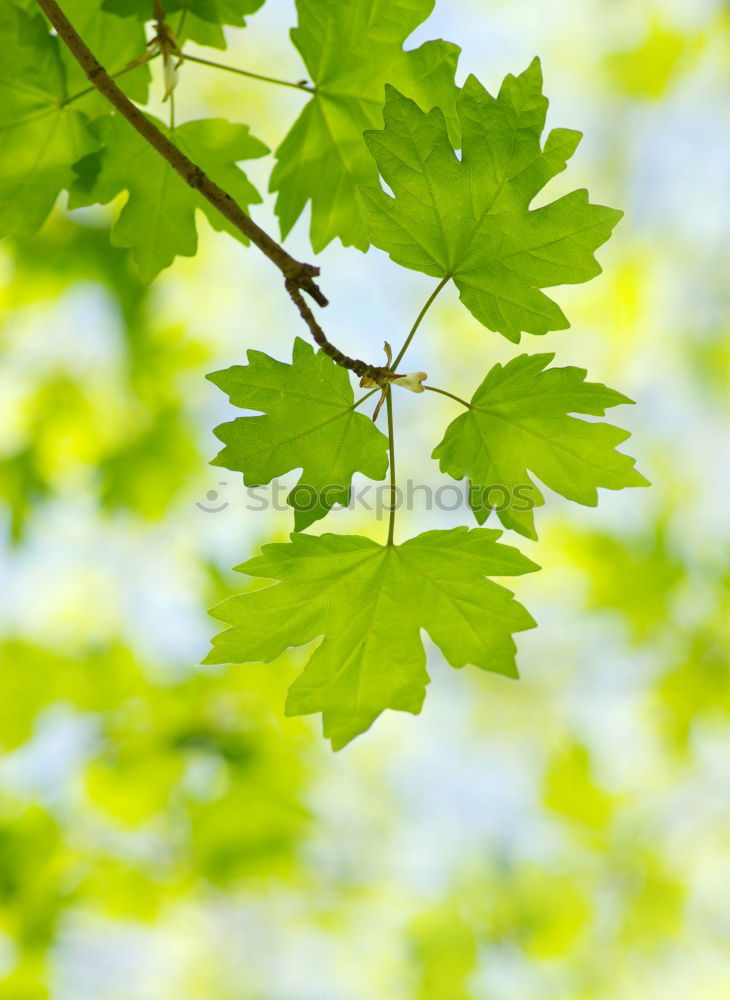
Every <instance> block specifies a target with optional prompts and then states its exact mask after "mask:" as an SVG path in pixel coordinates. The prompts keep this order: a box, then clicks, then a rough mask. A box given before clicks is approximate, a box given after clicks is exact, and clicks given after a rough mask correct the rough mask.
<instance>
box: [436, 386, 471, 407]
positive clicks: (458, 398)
mask: <svg viewBox="0 0 730 1000" xmlns="http://www.w3.org/2000/svg"><path fill="white" fill-rule="evenodd" d="M423 388H424V389H425V390H426V391H427V392H437V393H439V395H440V396H448V397H449V399H455V400H456V402H457V403H461V405H462V406H465V407H466V408H467V410H473V409H474V407H473V406H472V405H471V403H467V401H466V400H465V399H462V398H461V396H455V395H454V394H453V392H447V391H446V389H437V388H436V386H435V385H424V387H423Z"/></svg>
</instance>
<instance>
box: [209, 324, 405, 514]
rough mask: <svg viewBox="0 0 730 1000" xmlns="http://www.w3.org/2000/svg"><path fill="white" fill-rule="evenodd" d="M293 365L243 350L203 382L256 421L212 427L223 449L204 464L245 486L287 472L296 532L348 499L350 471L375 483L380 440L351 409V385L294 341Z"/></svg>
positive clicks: (384, 460)
mask: <svg viewBox="0 0 730 1000" xmlns="http://www.w3.org/2000/svg"><path fill="white" fill-rule="evenodd" d="M292 360H293V364H291V365H287V364H284V363H283V362H281V361H275V360H274V358H270V357H269V356H268V354H263V353H261V351H249V352H248V361H249V363H248V365H233V366H232V367H231V368H226V369H225V370H224V371H220V372H214V373H213V374H212V375H208V378H209V379H210V380H211V382H213V383H214V384H215V385H217V386H218V387H219V388H221V389H222V390H223V391H224V392H225V393H227V394H228V396H229V397H230V400H231V402H232V403H233V404H234V405H235V406H241V407H244V408H246V409H250V410H260V411H261V412H262V413H263V414H264V416H260V417H238V418H237V419H236V420H233V421H231V422H230V423H226V424H221V425H220V427H216V430H215V433H216V434H217V436H218V437H219V438H220V440H221V441H222V442H223V443H224V444H225V445H226V447H225V448H224V449H223V450H222V451H221V452H220V454H219V455H218V456H217V458H215V459H214V460H213V462H212V464H213V465H222V466H223V467H224V468H226V469H231V470H232V471H234V472H243V481H244V483H245V484H246V486H261V485H263V484H264V483H270V482H271V480H272V479H274V478H275V477H276V476H281V475H283V474H284V473H285V472H289V471H290V470H291V469H300V468H301V470H302V476H301V478H300V480H299V482H298V483H297V485H296V486H295V487H294V489H293V490H292V491H291V493H290V494H289V496H288V497H287V502H288V503H289V504H290V506H292V507H293V508H294V510H295V514H294V526H295V530H296V531H301V530H302V529H303V528H306V527H308V526H309V525H310V524H312V523H313V522H314V521H318V520H319V519H320V518H322V517H325V516H326V514H327V513H328V512H329V511H330V510H331V508H332V507H333V506H334V505H335V504H336V503H339V504H343V505H345V506H346V505H347V504H348V503H349V502H350V486H351V483H352V477H353V474H354V473H355V472H361V473H362V474H363V475H364V476H368V477H369V478H370V479H383V478H384V477H385V473H386V471H387V469H388V439H387V438H386V437H385V435H384V434H381V432H380V431H379V430H378V429H377V428H376V426H375V424H374V423H373V422H372V420H370V419H369V418H368V417H366V416H365V415H364V414H362V413H358V412H357V411H356V410H355V409H354V407H353V402H354V398H353V393H352V385H351V383H350V379H349V376H348V374H347V372H346V371H345V369H344V368H340V367H339V366H338V365H336V364H335V363H334V362H333V361H331V360H330V359H329V358H328V357H327V355H326V354H323V353H322V352H321V351H318V352H317V353H316V354H315V353H314V350H313V348H312V347H311V345H310V344H308V343H306V341H304V340H301V339H300V338H299V337H297V338H296V340H295V342H294V353H293V358H292Z"/></svg>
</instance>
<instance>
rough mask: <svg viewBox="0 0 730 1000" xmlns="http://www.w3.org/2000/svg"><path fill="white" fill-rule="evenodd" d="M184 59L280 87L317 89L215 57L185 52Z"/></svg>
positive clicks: (312, 90)
mask: <svg viewBox="0 0 730 1000" xmlns="http://www.w3.org/2000/svg"><path fill="white" fill-rule="evenodd" d="M183 59H184V60H185V61H186V62H194V63H199V64H200V65H201V66H212V67H213V68H214V69H222V70H225V72H226V73H236V74H237V75H238V76H247V77H249V78H250V79H252V80H263V81H264V83H275V84H278V86H280V87H293V88H294V90H306V91H307V92H308V93H310V94H313V93H314V91H315V88H314V87H313V86H311V84H309V83H307V82H306V81H304V80H302V81H300V82H299V83H291V82H290V81H289V80H279V79H278V78H277V77H275V76H264V74H262V73H253V72H251V70H247V69H239V68H238V67H237V66H227V65H226V64H225V63H219V62H215V61H214V60H213V59H203V58H201V57H200V56H190V55H188V54H187V52H186V53H184V54H183Z"/></svg>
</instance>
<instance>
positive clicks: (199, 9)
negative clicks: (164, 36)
mask: <svg viewBox="0 0 730 1000" xmlns="http://www.w3.org/2000/svg"><path fill="white" fill-rule="evenodd" d="M263 4H264V0H165V5H164V6H165V14H166V15H170V14H177V17H176V18H174V19H173V18H170V23H171V26H172V28H173V30H174V31H176V34H177V38H178V41H179V42H182V41H183V40H184V39H186V38H189V39H190V40H191V41H193V42H198V44H200V45H210V46H213V48H216V49H224V48H225V47H226V39H225V36H224V34H223V29H222V27H221V25H224V24H231V25H234V26H235V27H238V28H240V27H243V25H245V23H246V19H245V15H247V14H254V13H255V12H256V11H257V10H258V9H259V8H260V7H262V6H263ZM101 6H102V9H103V10H106V11H109V12H110V13H111V14H116V15H117V16H118V17H136V18H139V20H140V21H151V20H152V16H153V14H152V10H153V8H152V4H151V2H150V0H103V3H102V5H101ZM183 12H184V15H183ZM183 17H184V19H183ZM181 24H182V31H180V30H178V29H179V26H180V25H181Z"/></svg>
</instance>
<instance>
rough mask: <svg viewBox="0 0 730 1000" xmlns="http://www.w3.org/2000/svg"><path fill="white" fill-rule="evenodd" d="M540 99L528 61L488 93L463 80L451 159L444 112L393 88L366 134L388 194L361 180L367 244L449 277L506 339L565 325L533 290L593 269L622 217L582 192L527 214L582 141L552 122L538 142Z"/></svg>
mask: <svg viewBox="0 0 730 1000" xmlns="http://www.w3.org/2000/svg"><path fill="white" fill-rule="evenodd" d="M547 105H548V102H547V100H546V99H545V98H544V97H543V95H542V72H541V70H540V63H539V60H537V59H535V60H534V61H533V62H532V63H531V65H530V66H529V67H528V68H527V69H526V70H525V72H524V73H522V74H521V76H518V77H514V76H511V75H510V76H507V77H506V78H505V81H504V83H503V84H502V88H501V90H500V92H499V97H497V98H496V99H495V98H493V97H492V96H491V95H490V94H488V93H487V91H486V90H485V89H484V87H483V86H482V85H481V83H479V81H478V80H477V79H476V78H475V77H473V76H470V77H469V79H468V80H467V81H466V84H465V86H464V89H463V90H462V92H461V96H460V97H459V99H458V101H457V113H458V117H459V122H460V124H461V133H462V155H461V159H460V160H459V159H457V157H456V155H455V153H454V150H453V148H452V146H451V143H450V141H449V136H448V132H447V126H446V121H445V120H444V116H443V114H442V112H441V111H440V110H439V109H438V108H434V109H433V110H431V111H430V112H429V113H428V114H425V113H424V112H423V111H421V109H420V108H419V107H418V105H417V104H416V103H414V102H413V101H412V100H409V99H408V98H406V97H403V96H402V94H399V93H398V91H397V90H394V89H393V88H388V93H387V101H386V106H385V128H384V129H383V130H382V131H375V132H367V133H366V135H365V140H366V142H367V144H368V147H369V149H370V152H371V153H372V154H373V156H374V157H375V160H376V161H377V164H378V168H379V170H380V173H381V174H382V175H383V177H384V179H385V181H386V182H387V183H388V185H389V186H390V188H391V190H392V191H393V192H394V194H395V198H391V197H390V196H389V195H387V194H386V193H385V192H384V191H382V190H381V189H379V188H378V189H375V188H363V189H361V194H362V197H363V201H364V204H365V209H366V212H367V216H368V221H369V225H370V238H371V241H372V242H373V243H374V244H375V246H377V247H380V248H381V249H382V250H386V251H387V252H388V253H389V254H390V256H391V258H392V259H393V260H394V261H395V262H396V263H397V264H402V265H403V266H404V267H410V268H413V269H414V270H416V271H423V272H424V273H425V274H430V275H433V276H434V277H439V278H443V277H445V276H447V275H448V276H449V277H451V278H453V280H454V282H455V284H456V286H457V288H458V289H459V292H460V294H461V301H462V302H463V303H464V305H465V306H466V307H467V309H469V310H470V312H471V313H472V314H473V315H474V316H475V317H476V318H477V319H478V320H479V321H480V322H481V323H483V324H484V325H485V326H487V327H489V329H490V330H496V331H498V332H499V333H501V334H503V335H504V336H505V337H507V338H508V339H509V340H512V341H514V342H515V343H517V342H519V340H520V335H521V333H522V332H523V331H525V332H527V333H536V334H541V333H547V332H548V331H549V330H562V329H565V328H566V327H567V326H568V325H569V324H568V321H567V319H566V318H565V316H564V315H563V313H562V311H561V310H560V308H559V307H558V306H557V305H556V304H555V303H554V302H553V301H552V300H551V299H549V298H548V297H547V296H546V295H545V294H544V293H543V292H541V291H540V289H541V288H547V287H549V286H551V285H561V284H574V283H577V282H582V281H588V280H589V279H590V278H593V277H594V276H595V275H597V274H599V273H600V270H601V269H600V267H599V265H598V263H597V262H596V259H595V257H594V256H593V251H594V250H595V249H596V248H597V247H599V246H600V245H601V244H602V243H604V242H605V241H606V240H607V239H608V237H609V236H610V234H611V230H612V229H613V227H614V226H615V225H616V223H617V222H618V220H619V219H620V218H621V215H622V213H621V212H618V211H616V210H615V209H612V208H604V207H602V206H601V205H592V204H590V202H589V201H588V193H587V191H585V190H580V191H573V192H572V193H571V194H568V195H565V196H564V197H563V198H559V199H558V200H557V201H554V202H552V203H551V204H549V205H545V206H544V207H542V208H538V209H535V210H534V211H530V209H529V206H530V203H531V201H532V200H533V198H534V197H535V195H536V194H537V193H538V191H540V190H541V188H543V187H544V185H545V184H546V183H547V181H549V180H550V179H551V178H552V177H554V176H555V175H556V174H558V173H560V171H562V170H563V169H565V165H566V162H567V160H568V159H569V158H570V156H571V155H572V154H573V152H574V151H575V149H576V146H577V145H578V140H579V139H580V133H578V132H572V131H569V130H567V129H554V130H553V131H552V132H551V133H550V134H549V136H548V137H547V141H546V142H545V146H544V147H543V146H541V143H540V137H541V135H542V131H543V127H544V124H545V114H546V111H547Z"/></svg>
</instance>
